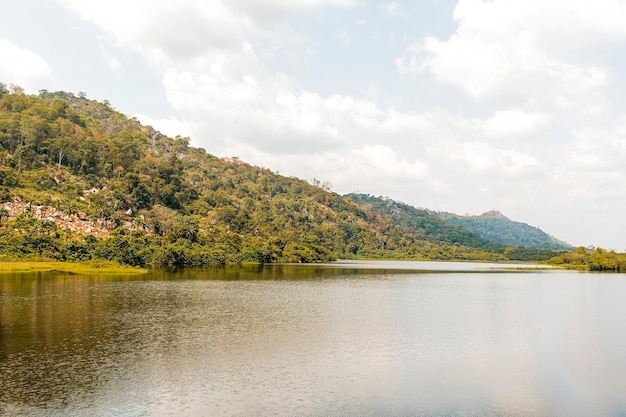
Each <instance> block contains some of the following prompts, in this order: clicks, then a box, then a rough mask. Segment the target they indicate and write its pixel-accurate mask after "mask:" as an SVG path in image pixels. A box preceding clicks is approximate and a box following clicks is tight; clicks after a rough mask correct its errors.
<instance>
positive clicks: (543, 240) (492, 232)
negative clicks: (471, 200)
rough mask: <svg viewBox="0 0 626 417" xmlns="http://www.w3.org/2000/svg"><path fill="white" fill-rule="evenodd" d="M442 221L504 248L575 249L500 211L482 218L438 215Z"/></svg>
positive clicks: (489, 213) (484, 214)
mask: <svg viewBox="0 0 626 417" xmlns="http://www.w3.org/2000/svg"><path fill="white" fill-rule="evenodd" d="M438 215H439V216H440V218H441V219H443V220H445V221H446V222H449V223H451V224H454V225H458V226H462V227H464V228H466V229H467V230H471V231H473V232H476V233H477V234H478V235H479V236H480V237H481V238H483V239H485V240H487V241H489V242H494V243H498V244H500V245H504V246H513V247H528V248H537V249H553V250H571V249H573V247H572V246H571V245H569V244H567V243H565V242H563V241H560V240H558V239H557V238H555V237H553V236H551V235H549V234H547V233H545V232H544V231H543V230H541V229H538V228H536V227H533V226H529V225H528V224H525V223H520V222H516V221H513V220H510V219H509V218H507V217H506V216H504V215H503V214H502V213H500V212H499V211H495V210H493V211H489V212H487V213H483V214H481V215H480V216H459V215H456V214H452V213H438Z"/></svg>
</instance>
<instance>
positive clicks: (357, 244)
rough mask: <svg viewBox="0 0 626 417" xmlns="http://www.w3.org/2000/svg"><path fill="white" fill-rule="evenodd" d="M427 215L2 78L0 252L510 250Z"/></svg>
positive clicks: (254, 256)
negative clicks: (385, 206)
mask: <svg viewBox="0 0 626 417" xmlns="http://www.w3.org/2000/svg"><path fill="white" fill-rule="evenodd" d="M402 209H403V210H405V209H407V208H406V207H403V208H402ZM424 216H425V217H424V218H425V219H426V220H425V221H424V223H420V222H417V223H412V224H409V223H406V222H405V223H406V224H403V223H402V221H400V222H398V221H397V219H395V218H390V217H388V216H386V215H385V214H384V213H382V212H380V211H378V210H375V209H374V208H373V207H371V205H370V204H369V203H368V202H366V201H361V200H359V199H358V198H357V199H355V198H347V197H342V196H340V195H338V194H336V193H334V192H332V191H331V190H329V189H325V188H322V187H319V186H317V185H316V184H310V183H308V182H306V181H303V180H300V179H297V178H291V177H284V176H281V175H278V174H276V173H273V172H272V171H270V170H268V169H265V168H261V167H257V166H251V165H249V164H247V163H245V162H243V161H241V160H239V159H237V158H217V157H215V156H213V155H210V154H207V153H206V152H205V150H203V149H199V148H194V147H191V146H189V140H188V138H183V137H175V138H170V137H167V136H165V135H162V134H161V133H159V132H158V131H156V130H154V129H153V128H151V127H148V126H142V125H141V124H140V123H139V122H138V121H137V120H136V119H129V118H127V117H126V116H124V115H122V114H120V113H119V112H117V111H116V110H115V109H114V108H112V107H111V106H110V105H109V103H107V102H104V103H100V102H96V101H93V100H89V99H87V98H86V97H85V95H84V94H79V95H78V96H75V95H74V94H71V93H66V92H48V91H41V92H40V94H39V95H26V94H24V92H23V91H22V90H21V89H19V88H18V87H12V88H11V89H8V88H7V87H6V86H5V85H4V84H1V83H0V259H24V258H34V259H56V260H92V259H105V260H112V261H117V262H120V263H124V264H129V265H154V266H168V265H185V266H190V265H223V264H227V263H237V262H245V261H254V262H277V261H280V262H315V261H324V260H330V259H336V258H356V257H379V258H380V257H388V258H389V257H394V258H411V259H483V260H506V259H507V257H506V256H505V255H504V251H503V250H502V248H498V247H497V246H495V245H493V244H491V243H488V242H485V241H484V240H483V239H481V238H480V237H478V236H477V235H476V234H472V233H468V232H466V231H464V230H462V229H461V228H458V227H457V226H451V225H449V224H447V223H446V222H443V221H440V220H436V219H435V218H434V217H432V216H429V215H424Z"/></svg>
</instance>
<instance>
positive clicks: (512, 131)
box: [483, 109, 550, 137]
mask: <svg viewBox="0 0 626 417" xmlns="http://www.w3.org/2000/svg"><path fill="white" fill-rule="evenodd" d="M548 127H550V116H549V115H547V114H544V113H538V112H526V111H523V110H519V109H510V110H497V111H496V112H495V113H494V115H493V116H492V117H490V118H489V119H487V120H485V121H484V125H483V128H484V130H485V133H487V135H489V136H494V137H510V136H526V137H530V136H533V135H534V134H535V133H537V132H538V131H541V130H544V129H547V128H548Z"/></svg>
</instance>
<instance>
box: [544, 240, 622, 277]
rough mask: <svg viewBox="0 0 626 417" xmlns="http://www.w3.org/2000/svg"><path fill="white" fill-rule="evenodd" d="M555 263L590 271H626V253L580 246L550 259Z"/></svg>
mask: <svg viewBox="0 0 626 417" xmlns="http://www.w3.org/2000/svg"><path fill="white" fill-rule="evenodd" d="M550 263H552V264H554V265H559V266H564V267H568V268H577V269H587V270H590V271H611V272H626V253H616V252H615V251H612V250H611V251H607V250H605V249H602V248H595V247H593V246H590V247H588V248H585V247H584V246H579V247H578V248H576V250H574V251H571V252H564V253H561V254H559V255H558V256H555V257H553V258H552V259H550Z"/></svg>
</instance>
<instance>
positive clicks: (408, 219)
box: [345, 194, 497, 249]
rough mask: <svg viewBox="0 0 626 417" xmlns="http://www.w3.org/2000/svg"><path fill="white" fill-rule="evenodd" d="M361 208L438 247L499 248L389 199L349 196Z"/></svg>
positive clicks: (441, 219)
mask: <svg viewBox="0 0 626 417" xmlns="http://www.w3.org/2000/svg"><path fill="white" fill-rule="evenodd" d="M345 197H348V198H350V199H351V200H353V201H354V202H356V203H358V204H359V206H361V207H363V208H365V209H367V210H370V211H373V212H374V213H376V214H377V215H380V216H381V217H383V218H386V219H389V220H390V221H391V222H392V223H393V224H394V225H397V226H399V227H401V229H402V231H404V232H409V233H414V234H416V235H417V236H419V237H420V238H422V239H424V240H428V241H430V242H436V243H449V244H455V243H456V244H460V245H467V246H472V247H479V248H484V249H486V248H489V249H494V248H496V246H497V245H494V244H492V243H490V242H491V241H488V240H487V239H483V238H482V237H480V236H479V235H478V233H476V232H474V231H471V230H468V229H466V228H465V227H464V226H463V225H456V224H453V223H451V222H448V221H447V220H445V219H443V218H442V217H440V216H438V215H437V214H434V213H432V212H430V211H428V210H424V209H419V208H416V207H413V206H410V205H408V204H404V203H400V202H398V201H394V200H391V199H389V198H385V197H375V196H372V195H369V194H346V195H345Z"/></svg>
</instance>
